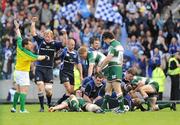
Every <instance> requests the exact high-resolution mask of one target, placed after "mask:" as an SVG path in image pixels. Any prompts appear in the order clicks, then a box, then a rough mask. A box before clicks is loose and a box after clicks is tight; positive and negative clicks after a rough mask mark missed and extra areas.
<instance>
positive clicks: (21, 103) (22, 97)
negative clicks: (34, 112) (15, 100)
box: [20, 93, 26, 111]
mask: <svg viewBox="0 0 180 125" xmlns="http://www.w3.org/2000/svg"><path fill="white" fill-rule="evenodd" d="M25 102H26V94H24V93H21V94H20V105H21V106H20V110H21V111H24V109H25Z"/></svg>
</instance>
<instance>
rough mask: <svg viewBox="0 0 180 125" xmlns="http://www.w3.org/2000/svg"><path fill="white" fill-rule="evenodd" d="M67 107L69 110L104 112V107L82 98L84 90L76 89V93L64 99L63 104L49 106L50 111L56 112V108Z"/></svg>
mask: <svg viewBox="0 0 180 125" xmlns="http://www.w3.org/2000/svg"><path fill="white" fill-rule="evenodd" d="M62 109H67V110H68V111H77V112H81V111H88V112H96V113H103V111H102V109H101V108H100V107H99V106H97V105H95V104H91V103H88V102H85V100H84V99H83V98H82V91H81V90H76V92H75V95H71V96H70V97H69V98H68V99H66V100H65V101H63V102H62V103H61V104H59V105H56V106H54V107H50V108H49V112H54V111H56V110H62Z"/></svg>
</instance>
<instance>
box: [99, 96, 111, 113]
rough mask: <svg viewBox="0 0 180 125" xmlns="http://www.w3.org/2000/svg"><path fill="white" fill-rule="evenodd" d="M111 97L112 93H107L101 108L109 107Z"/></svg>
mask: <svg viewBox="0 0 180 125" xmlns="http://www.w3.org/2000/svg"><path fill="white" fill-rule="evenodd" d="M109 98H110V95H105V97H104V100H103V104H102V105H101V108H102V109H103V110H104V109H107V103H108V102H109Z"/></svg>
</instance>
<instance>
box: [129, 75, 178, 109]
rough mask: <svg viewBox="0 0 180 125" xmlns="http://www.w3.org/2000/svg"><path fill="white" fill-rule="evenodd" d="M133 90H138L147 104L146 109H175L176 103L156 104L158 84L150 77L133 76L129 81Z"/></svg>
mask: <svg viewBox="0 0 180 125" xmlns="http://www.w3.org/2000/svg"><path fill="white" fill-rule="evenodd" d="M131 85H132V87H133V90H134V92H140V94H141V95H142V97H143V99H144V100H145V103H146V104H147V106H148V109H147V110H151V111H157V110H161V109H164V108H167V107H169V108H170V109H171V110H174V111H176V103H166V104H156V102H157V96H158V94H157V93H158V91H159V84H158V83H157V82H155V81H153V80H152V79H149V78H145V77H139V76H135V77H134V78H133V80H132V81H131Z"/></svg>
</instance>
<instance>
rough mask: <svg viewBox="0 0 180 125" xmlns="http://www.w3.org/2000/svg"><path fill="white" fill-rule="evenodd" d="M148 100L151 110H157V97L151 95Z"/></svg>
mask: <svg viewBox="0 0 180 125" xmlns="http://www.w3.org/2000/svg"><path fill="white" fill-rule="evenodd" d="M149 100H150V106H151V108H152V110H157V106H156V102H157V97H151V98H150V99H149Z"/></svg>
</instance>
